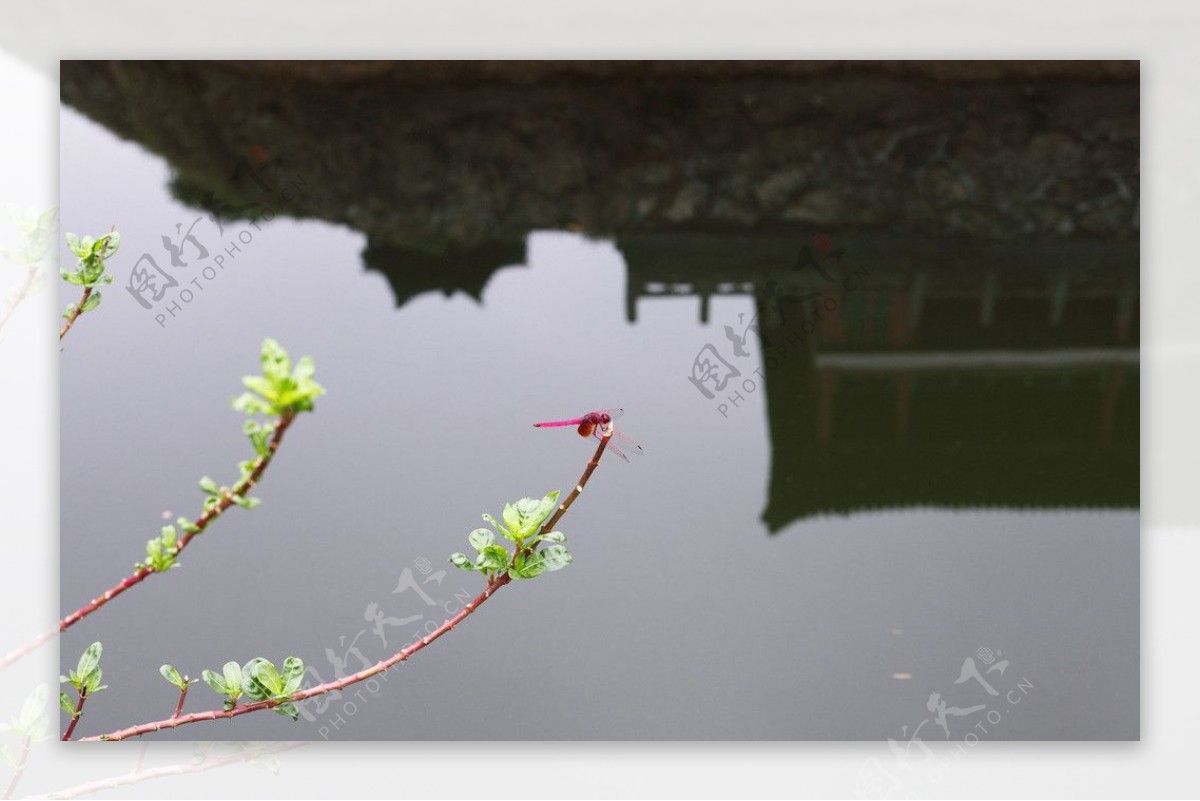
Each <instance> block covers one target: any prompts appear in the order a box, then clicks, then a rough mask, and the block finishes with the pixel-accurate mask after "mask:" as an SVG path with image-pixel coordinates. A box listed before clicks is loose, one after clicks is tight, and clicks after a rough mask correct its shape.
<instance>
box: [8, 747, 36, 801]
mask: <svg viewBox="0 0 1200 801" xmlns="http://www.w3.org/2000/svg"><path fill="white" fill-rule="evenodd" d="M32 747H33V742H32V741H31V740H30V739H29V738H28V737H25V738H24V740H23V741H22V743H21V758H20V760H19V761H18V762H17V767H16V770H14V771H13V776H12V779H11V780H10V781H9V782H8V788H7V789H6V790H5V791H4V798H5V799H6V801H7V799H9V798H12V797H13V796H14V795H16V792H17V782H19V781H21V776H22V775H23V774H24V773H25V764H26V763H27V762H28V761H29V749H30V748H32Z"/></svg>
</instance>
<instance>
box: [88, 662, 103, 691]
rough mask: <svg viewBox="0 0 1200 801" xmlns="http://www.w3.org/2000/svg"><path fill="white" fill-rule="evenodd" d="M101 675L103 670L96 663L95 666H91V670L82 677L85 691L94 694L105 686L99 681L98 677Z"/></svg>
mask: <svg viewBox="0 0 1200 801" xmlns="http://www.w3.org/2000/svg"><path fill="white" fill-rule="evenodd" d="M103 675H104V671H103V670H101V669H100V666H99V665H97V666H96V667H94V668H92V672H91V673H88V674H87V676H86V677H85V678H84V682H83V683H84V686H85V687H87V691H88V693H89V694H90V695H95V694H96V693H98V692H100V691H101V690H103V689H104V688H105V686H106V685H103V684H101V683H100V679H101V677H102V676H103Z"/></svg>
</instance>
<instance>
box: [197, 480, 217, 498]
mask: <svg viewBox="0 0 1200 801" xmlns="http://www.w3.org/2000/svg"><path fill="white" fill-rule="evenodd" d="M200 489H202V490H204V491H205V492H207V493H208V494H209V495H220V494H221V488H220V487H218V486H217V482H215V481H213V480H212V479H211V478H209V477H208V476H204V477H203V478H201V479H200Z"/></svg>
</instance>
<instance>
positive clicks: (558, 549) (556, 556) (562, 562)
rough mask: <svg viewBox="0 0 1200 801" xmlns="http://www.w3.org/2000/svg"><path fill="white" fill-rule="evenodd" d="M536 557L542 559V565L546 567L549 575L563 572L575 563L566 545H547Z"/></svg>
mask: <svg viewBox="0 0 1200 801" xmlns="http://www.w3.org/2000/svg"><path fill="white" fill-rule="evenodd" d="M535 555H536V556H540V557H542V565H544V566H545V568H546V572H547V573H551V572H553V571H555V570H562V569H563V568H564V567H566V566H567V565H569V564H571V562H572V561H573V557H572V556H571V552H570V551H568V550H567V546H565V545H547V546H546V547H544V548H542V549H540V550H539V551H537V552H536V554H535Z"/></svg>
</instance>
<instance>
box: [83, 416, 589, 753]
mask: <svg viewBox="0 0 1200 801" xmlns="http://www.w3.org/2000/svg"><path fill="white" fill-rule="evenodd" d="M609 437H611V434H610V435H608V436H606V437H604V439H602V440H601V441H600V446H599V447H598V448H596V453H595V455H594V456H592V460H591V461H590V462H588V464H587V467H586V468H585V469H584V471H583V475H582V476H581V477H580V479H579V483H577V484H576V485H575V489H574V490H572V492H571V494H570V495H568V496H567V499H566V500H565V501H563V502H562V503H561V504H559V507H558V511H557V512H555V514H554V516H553V517H551V518H550V519H549V520H548V521H547V522H546V524H545V525H544V526H543V527H542V529H541V531H542V532H547V533H548V532H550V531H553V526H554V524H555V523H557V522H558V521H559V519H561V518H562V516H563V515H564V514H566V511H567V509H569V508H570V507H571V504H572V503H573V502H574V501H575V499H576V498H578V497H579V494H580V493H581V492H583V487H584V485H585V484H587V482H588V479H589V478H591V475H592V473H593V472H594V471H595V470H596V467H597V466H598V465H599V464H600V457H601V456H603V455H604V446H605V445H607V444H608V440H609ZM511 581H512V577H511V576H509V575H508V574H507V573H505V574H504V575H502V576H499V577H498V578H494V579H492V580H491V581H489V582H488V584H487V586H486V587H484V588H483V592H481V593H480V594H479V595H477V596H476V597H475V598H474V599H473V600H472V601H471V602H470V603H468V604H467V605H466V606H464V607H463V608H462V609H461V610H460V611H459V613H458V614H456V615H455V616H454V617H452V618H450V619H448V620H445V621H443V622H442V625H440V626H438V627H437V629H435V630H434V631H433V632H431V633H430V634H428V635H426V636H425V637H422V638H421V639H419V640H414V641H413V642H411V643H409V644H408V645H406V646H404V647H403V648H401V649H400V650H399V651H397V652H396V653H395V654H393V655H392V656H390V657H388V658H387V659H384V660H381V661H379V662H376V663H375V664H374V665H372V666H371V667H369V668H365V669H363V670H360V671H358V672H357V673H353V674H351V675H349V676H345V677H343V678H341V679H338V680H336V681H330V682H326V683H324V684H318V685H316V686H314V687H309V688H308V689H307V690H300V691H299V692H295V693H292V694H291V695H289V696H287V697H286V698H277V699H270V700H267V701H256V702H254V703H251V704H245V705H244V706H238V707H234V708H233V709H213V710H209V711H208V712H193V713H192V714H190V715H182V716H180V715H175V716H172V717H170V718H167V719H166V720H157V721H153V722H151V723H141V724H138V725H137V726H130V727H129V728H127V729H120V730H118V731H114V732H110V733H108V734H101V735H99V736H96V737H83V738H81V739H80V742H94V741H99V740H106V741H108V740H112V741H116V740H125V739H128V738H130V737H140V736H142V735H143V734H149V733H150V732H156V731H161V730H162V729H174V728H176V727H178V726H183V725H185V724H188V723H199V722H200V721H202V720H219V719H221V718H235V717H237V716H238V715H247V714H249V713H251V712H258V711H260V710H263V709H271V708H272V707H276V706H279V705H280V704H284V703H288V702H299V701H303V700H305V699H308V698H313V697H315V696H318V695H325V694H326V693H331V692H335V691H337V690H341V689H343V688H345V687H349V686H350V685H352V684H358V683H359V682H360V681H366V680H367V679H369V678H371V677H372V676H376V675H378V674H380V673H382V672H384V671H385V670H388V669H390V668H392V667H394V666H396V665H398V664H400V663H401V662H403V661H405V660H406V659H408V658H409V657H411V656H412V655H413V654H415V653H417V652H418V651H420V650H421V649H423V648H425V646H427V645H430V644H431V643H433V642H436V641H437V640H438V639H439V638H440V637H441V636H442V635H443V634H447V633H449V632H450V631H452V630H453V629H454V627H455V626H457V625H458V624H459V623H461V622H463V621H464V620H466V619H467V617H468V616H469V615H470V614H471V613H473V612H474V611H475V610H476V609H478V608H479V607H480V606H482V605H483V604H484V603H485V602H486V601H487V600H488V599H489V598H491V597H492V595H494V594H495V593H496V591H497V590H499V589H500V588H501V587H503V586H504V585H506V584H508V583H510V582H511Z"/></svg>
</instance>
